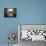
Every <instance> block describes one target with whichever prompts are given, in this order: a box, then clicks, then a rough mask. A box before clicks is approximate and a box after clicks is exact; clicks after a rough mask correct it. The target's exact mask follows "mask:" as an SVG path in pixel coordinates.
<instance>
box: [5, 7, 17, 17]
mask: <svg viewBox="0 0 46 46" xmlns="http://www.w3.org/2000/svg"><path fill="white" fill-rule="evenodd" d="M4 17H16V8H4Z"/></svg>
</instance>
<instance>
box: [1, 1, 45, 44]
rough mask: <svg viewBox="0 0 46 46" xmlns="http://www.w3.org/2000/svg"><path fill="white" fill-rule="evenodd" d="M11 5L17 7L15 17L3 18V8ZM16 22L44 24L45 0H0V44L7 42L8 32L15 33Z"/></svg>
mask: <svg viewBox="0 0 46 46" xmlns="http://www.w3.org/2000/svg"><path fill="white" fill-rule="evenodd" d="M13 7H15V8H17V17H16V18H4V17H3V16H4V11H3V10H4V8H13ZM18 24H46V0H1V1H0V44H7V43H8V39H7V36H8V34H9V32H11V31H12V32H16V34H17V32H18V30H17V25H18ZM16 43H17V40H16Z"/></svg>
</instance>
